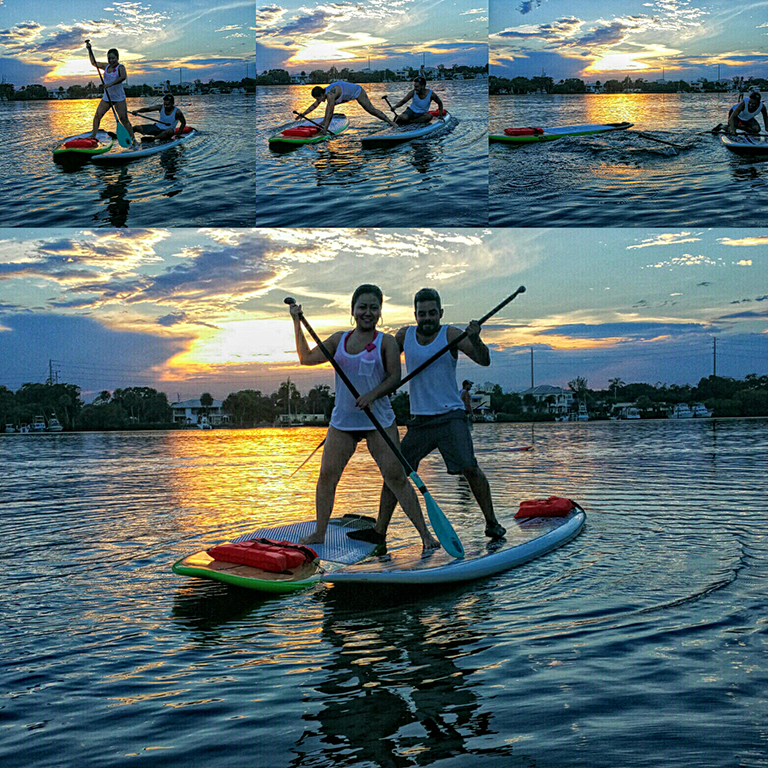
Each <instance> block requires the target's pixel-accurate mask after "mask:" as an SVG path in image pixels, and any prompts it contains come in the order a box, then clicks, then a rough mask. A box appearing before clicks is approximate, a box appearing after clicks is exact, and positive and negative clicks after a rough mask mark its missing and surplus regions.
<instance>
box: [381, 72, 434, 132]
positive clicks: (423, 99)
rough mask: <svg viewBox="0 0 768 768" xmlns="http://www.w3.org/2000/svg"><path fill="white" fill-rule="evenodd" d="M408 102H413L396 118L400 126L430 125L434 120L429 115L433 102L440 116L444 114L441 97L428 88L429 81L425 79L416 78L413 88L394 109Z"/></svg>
mask: <svg viewBox="0 0 768 768" xmlns="http://www.w3.org/2000/svg"><path fill="white" fill-rule="evenodd" d="M408 101H410V102H411V103H410V105H409V106H408V107H406V108H405V111H404V112H401V113H400V114H399V115H398V116H397V117H396V118H395V122H396V123H397V124H398V125H407V124H408V123H428V122H429V121H430V120H431V119H432V115H431V114H430V113H429V107H430V105H431V103H432V102H434V103H435V104H437V109H438V114H439V115H442V114H443V102H442V101H440V97H439V96H438V95H437V94H436V93H435V92H434V91H432V90H431V89H429V88H427V81H426V79H425V78H423V77H416V78H414V80H413V88H412V89H411V90H410V91H408V93H407V94H406V95H405V96H403V98H402V99H400V101H398V102H397V104H395V106H394V107H392V109H393V110H394V109H398V108H399V107H402V106H403V104H405V103H406V102H408Z"/></svg>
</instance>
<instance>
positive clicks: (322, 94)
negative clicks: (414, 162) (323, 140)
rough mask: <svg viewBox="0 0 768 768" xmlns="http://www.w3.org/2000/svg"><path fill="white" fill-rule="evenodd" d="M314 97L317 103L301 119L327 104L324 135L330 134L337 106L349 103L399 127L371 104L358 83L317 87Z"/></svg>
mask: <svg viewBox="0 0 768 768" xmlns="http://www.w3.org/2000/svg"><path fill="white" fill-rule="evenodd" d="M312 96H314V98H315V103H314V104H313V105H312V106H311V107H309V109H306V110H305V111H304V112H301V113H300V117H306V116H307V115H308V114H309V113H310V112H312V111H313V110H314V109H316V108H317V107H318V106H320V104H322V103H323V102H326V104H325V117H324V118H323V123H322V127H321V130H322V132H323V133H327V132H328V126H329V125H330V124H331V118H333V110H334V109H335V108H336V105H337V104H346V103H347V102H348V101H356V102H357V103H358V104H359V105H360V106H361V107H362V108H363V109H364V110H365V111H366V112H368V113H369V114H371V115H373V116H374V117H378V118H379V120H383V121H384V122H385V123H389V125H391V126H392V127H393V128H396V127H397V126H396V125H395V123H393V122H392V120H390V119H389V118H388V117H387V116H386V115H385V114H384V113H383V112H382V111H381V110H380V109H376V107H374V106H373V104H371V100H370V99H369V98H368V94H367V93H366V92H365V89H364V88H363V87H362V86H361V85H358V84H357V83H348V82H347V81H346V80H337V81H336V82H335V83H331V84H330V85H329V86H328V87H327V88H323V87H322V86H320V85H316V86H315V87H314V88H313V89H312Z"/></svg>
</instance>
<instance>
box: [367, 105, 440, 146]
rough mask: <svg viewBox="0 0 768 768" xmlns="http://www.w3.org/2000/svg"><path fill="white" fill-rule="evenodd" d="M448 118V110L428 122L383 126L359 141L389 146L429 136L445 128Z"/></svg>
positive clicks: (372, 144) (371, 144)
mask: <svg viewBox="0 0 768 768" xmlns="http://www.w3.org/2000/svg"><path fill="white" fill-rule="evenodd" d="M449 118H450V115H449V114H448V112H444V113H443V119H442V120H441V119H440V118H435V119H434V120H432V121H431V122H429V123H426V124H425V123H415V124H409V125H402V126H400V127H399V128H390V127H387V128H384V129H383V130H381V131H377V132H376V133H372V134H370V135H368V136H363V138H362V139H360V141H361V142H362V144H363V147H389V146H392V145H394V144H402V143H403V142H406V141H413V140H414V139H418V138H420V137H422V136H429V134H431V133H434V132H435V131H438V130H440V129H441V128H445V123H446V121H447V120H448V119H449Z"/></svg>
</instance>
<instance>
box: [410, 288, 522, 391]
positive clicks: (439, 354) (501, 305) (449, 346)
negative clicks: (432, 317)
mask: <svg viewBox="0 0 768 768" xmlns="http://www.w3.org/2000/svg"><path fill="white" fill-rule="evenodd" d="M519 293H525V286H524V285H521V286H520V287H519V288H518V289H517V290H516V291H515V292H514V293H513V294H512V295H511V296H507V298H506V299H504V301H502V302H500V303H499V304H497V305H496V306H495V307H494V308H493V309H492V310H491V311H490V312H488V313H487V314H485V315H483V316H482V317H481V318H480V319H479V320H478V323H479V324H480V325H482V324H483V323H484V322H485V321H486V320H488V318H489V317H493V316H494V315H495V314H496V313H497V312H499V311H500V310H502V309H504V307H506V306H507V304H509V302H510V301H512V300H513V299H514V298H515V296H517V295H518V294H519ZM467 336H468V334H467V332H466V331H462V332H461V333H460V334H459V335H458V336H457V337H456V338H455V339H454V340H453V341H450V342H448V344H446V345H445V346H444V347H443V348H442V349H441V350H438V351H437V352H435V354H434V355H432V357H430V358H429V359H427V360H425V361H424V362H423V363H422V364H421V365H419V366H417V367H416V368H414V369H413V370H412V371H411V372H410V373H408V374H407V375H406V376H404V377H403V378H402V379H400V383H399V384H398V385H397V386H398V388H399V387H402V386H403V384H405V383H406V382H407V381H410V380H411V379H412V378H413V377H414V376H417V375H418V374H420V373H421V372H422V371H423V370H424V369H425V368H426V367H427V366H429V365H432V363H434V362H435V360H437V359H438V358H440V357H442V356H443V355H444V354H445V353H446V352H447V351H448V350H449V349H453V347H455V346H456V345H457V344H459V343H460V342H461V341H463V340H464V339H466V338H467Z"/></svg>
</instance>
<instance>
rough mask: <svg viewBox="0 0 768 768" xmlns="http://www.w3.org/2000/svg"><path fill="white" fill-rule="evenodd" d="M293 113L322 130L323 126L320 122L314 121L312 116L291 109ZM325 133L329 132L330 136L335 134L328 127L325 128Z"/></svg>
mask: <svg viewBox="0 0 768 768" xmlns="http://www.w3.org/2000/svg"><path fill="white" fill-rule="evenodd" d="M293 114H294V115H298V116H299V117H300V118H302V120H306V121H307V122H308V123H312V125H316V126H317V127H318V128H319V129H320V130H321V131H322V130H323V126H322V124H321V123H316V122H315V121H314V120H312V118H310V117H307V116H306V115H305V114H304V113H303V112H297V111H296V110H295V109H294V110H293ZM325 131H326V133H330V134H331V136H335V135H336V134H335V133H334V132H333V131H332V130H331V129H330V128H326V129H325Z"/></svg>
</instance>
